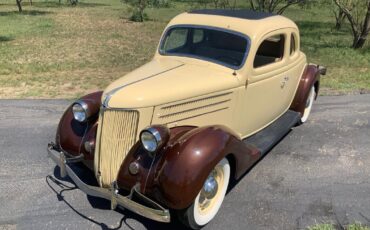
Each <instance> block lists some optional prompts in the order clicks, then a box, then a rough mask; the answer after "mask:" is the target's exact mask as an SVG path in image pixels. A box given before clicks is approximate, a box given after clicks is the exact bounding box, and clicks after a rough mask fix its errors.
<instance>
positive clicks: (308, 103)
mask: <svg viewBox="0 0 370 230" xmlns="http://www.w3.org/2000/svg"><path fill="white" fill-rule="evenodd" d="M315 97H316V92H315V86H312V87H311V90H310V94H309V95H308V98H307V101H306V107H305V109H304V112H303V115H302V117H301V123H305V122H306V121H307V120H308V117H309V116H310V113H311V110H312V104H313V101H314V100H315Z"/></svg>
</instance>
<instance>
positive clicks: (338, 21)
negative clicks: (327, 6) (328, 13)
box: [333, 0, 352, 30]
mask: <svg viewBox="0 0 370 230" xmlns="http://www.w3.org/2000/svg"><path fill="white" fill-rule="evenodd" d="M342 3H343V5H345V6H346V8H347V9H348V10H349V11H352V0H342ZM334 5H335V4H334ZM334 8H335V9H333V13H334V16H335V29H336V30H340V29H341V28H342V25H343V23H344V21H345V19H346V14H345V13H344V11H343V10H342V9H341V8H339V7H337V6H336V5H335V7H334Z"/></svg>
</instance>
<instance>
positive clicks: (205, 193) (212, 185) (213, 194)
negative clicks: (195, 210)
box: [198, 167, 224, 214]
mask: <svg viewBox="0 0 370 230" xmlns="http://www.w3.org/2000/svg"><path fill="white" fill-rule="evenodd" d="M223 181H224V175H223V171H222V168H221V167H216V168H215V169H214V170H213V171H212V172H211V174H210V175H209V176H208V178H207V180H206V181H205V182H204V184H203V188H202V190H201V192H200V196H199V206H198V207H199V212H200V213H201V214H205V213H207V212H209V211H210V210H212V208H213V206H214V204H215V203H216V200H217V199H218V198H219V196H220V193H219V191H220V188H219V186H222V185H223Z"/></svg>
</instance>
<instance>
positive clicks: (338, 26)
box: [335, 9, 346, 30]
mask: <svg viewBox="0 0 370 230" xmlns="http://www.w3.org/2000/svg"><path fill="white" fill-rule="evenodd" d="M345 18H346V15H345V13H344V12H343V10H341V9H339V12H338V16H336V17H335V19H336V20H335V21H336V22H335V29H336V30H340V29H341V28H342V25H343V22H344V19H345Z"/></svg>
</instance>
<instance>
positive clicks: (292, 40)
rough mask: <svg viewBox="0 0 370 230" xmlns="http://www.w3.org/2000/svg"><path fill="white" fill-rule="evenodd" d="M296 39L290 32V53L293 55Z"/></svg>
mask: <svg viewBox="0 0 370 230" xmlns="http://www.w3.org/2000/svg"><path fill="white" fill-rule="evenodd" d="M296 49H297V48H296V39H295V35H294V34H292V35H291V36H290V55H293V54H294V53H295V51H296Z"/></svg>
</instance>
